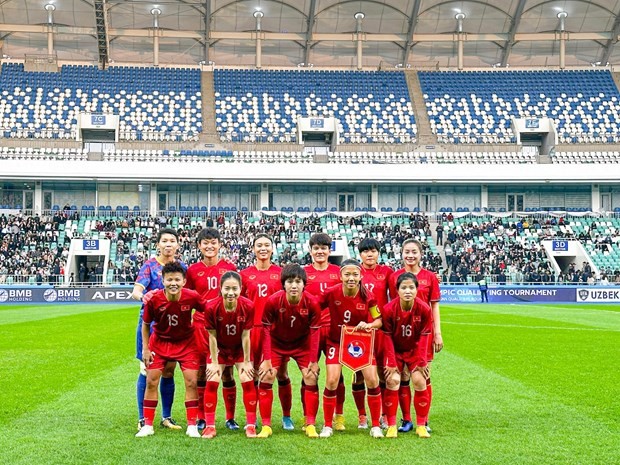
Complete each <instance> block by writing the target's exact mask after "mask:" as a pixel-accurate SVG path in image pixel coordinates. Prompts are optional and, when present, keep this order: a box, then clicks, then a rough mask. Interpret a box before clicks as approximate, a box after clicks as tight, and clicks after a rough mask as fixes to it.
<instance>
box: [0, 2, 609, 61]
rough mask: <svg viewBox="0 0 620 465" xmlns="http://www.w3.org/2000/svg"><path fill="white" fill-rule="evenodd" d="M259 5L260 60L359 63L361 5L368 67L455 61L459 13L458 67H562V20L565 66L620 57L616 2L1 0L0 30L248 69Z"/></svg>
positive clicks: (37, 51) (18, 38) (15, 43)
mask: <svg viewBox="0 0 620 465" xmlns="http://www.w3.org/2000/svg"><path fill="white" fill-rule="evenodd" d="M50 5H53V6H50ZM257 10H260V11H261V13H262V14H263V17H262V19H261V25H260V28H261V35H260V37H261V38H262V39H263V40H262V41H261V42H262V64H263V66H298V65H299V64H300V63H305V64H308V63H311V64H312V65H314V66H317V67H323V66H344V67H354V66H355V65H356V63H357V61H356V49H357V44H356V39H357V37H358V36H357V34H356V31H357V28H358V23H357V20H356V19H355V17H354V16H355V15H356V13H360V12H361V13H363V15H361V16H364V18H363V19H362V20H361V23H360V25H359V26H360V27H361V31H362V34H361V36H360V38H362V39H363V65H364V66H368V67H378V66H384V67H394V66H396V65H399V64H400V65H401V66H402V64H405V65H411V66H414V67H442V68H445V67H455V66H456V65H457V50H458V45H457V43H458V42H457V38H458V37H459V34H457V33H456V31H457V29H458V27H459V26H458V24H457V22H458V21H457V19H456V16H457V15H458V14H459V13H462V14H463V15H464V17H463V19H462V31H463V33H464V34H462V35H461V36H460V37H461V38H462V39H463V56H464V65H465V67H489V66H493V65H496V66H498V65H501V64H509V65H510V66H511V67H522V66H558V64H559V53H560V41H559V40H558V39H559V37H560V34H559V31H560V30H561V29H562V24H561V23H562V22H563V23H564V30H565V32H566V35H565V38H566V39H567V40H566V42H565V44H566V65H567V66H584V65H586V66H588V65H590V64H601V63H602V64H603V65H605V64H606V63H607V62H610V63H611V64H615V63H618V62H620V47H615V44H616V42H617V40H618V34H619V33H620V0H596V1H585V0H573V1H559V0H467V1H441V0H365V1H354V0H343V1H337V0H284V1H275V0H202V1H201V0H163V1H146V0H136V1H133V0H0V39H2V41H3V43H2V53H3V54H4V55H5V58H6V56H10V57H12V58H15V59H22V58H24V55H32V54H34V55H42V54H47V53H48V46H49V45H48V34H47V33H48V23H49V22H52V23H53V28H52V30H53V32H54V33H53V53H54V54H56V55H57V56H58V59H59V60H62V61H87V62H94V63H97V62H102V61H105V62H117V63H121V62H127V63H144V64H148V63H152V62H153V42H154V39H153V37H154V36H158V40H159V63H160V64H162V65H174V64H176V65H192V64H198V63H199V62H201V61H204V62H209V61H212V62H214V63H215V64H217V65H223V66H232V65H247V66H252V65H253V64H254V63H255V51H256V45H255V44H256V41H255V37H256V26H257V25H256V19H255V16H254V13H255V12H256V11H257ZM158 11H159V12H161V13H160V14H158V15H157V14H155V15H154V14H153V13H157V12H158ZM562 12H565V13H566V15H565V18H564V19H562V16H564V15H563V14H562ZM155 17H157V21H158V27H157V28H154V20H155ZM205 38H208V40H205Z"/></svg>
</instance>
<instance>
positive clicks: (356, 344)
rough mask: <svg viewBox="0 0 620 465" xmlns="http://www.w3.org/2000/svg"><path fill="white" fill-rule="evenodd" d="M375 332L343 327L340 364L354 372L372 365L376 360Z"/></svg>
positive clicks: (339, 356)
mask: <svg viewBox="0 0 620 465" xmlns="http://www.w3.org/2000/svg"><path fill="white" fill-rule="evenodd" d="M374 346H375V330H374V329H373V330H372V331H356V330H355V327H353V326H344V325H343V326H342V333H341V336H340V352H339V355H338V358H339V361H340V364H341V365H343V366H345V367H347V368H350V369H351V370H353V371H359V370H362V369H363V368H366V367H367V366H370V365H372V361H373V359H374Z"/></svg>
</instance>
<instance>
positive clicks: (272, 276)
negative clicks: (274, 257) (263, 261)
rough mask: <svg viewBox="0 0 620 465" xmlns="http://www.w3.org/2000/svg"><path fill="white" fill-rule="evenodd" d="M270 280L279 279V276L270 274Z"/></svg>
mask: <svg viewBox="0 0 620 465" xmlns="http://www.w3.org/2000/svg"><path fill="white" fill-rule="evenodd" d="M269 278H270V279H280V275H279V274H272V275H270V276H269Z"/></svg>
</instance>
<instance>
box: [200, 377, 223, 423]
mask: <svg viewBox="0 0 620 465" xmlns="http://www.w3.org/2000/svg"><path fill="white" fill-rule="evenodd" d="M219 385H220V383H216V382H215V381H207V386H206V388H205V406H204V409H205V422H206V424H207V426H215V409H216V408H217V388H218V387H219ZM224 399H226V397H224Z"/></svg>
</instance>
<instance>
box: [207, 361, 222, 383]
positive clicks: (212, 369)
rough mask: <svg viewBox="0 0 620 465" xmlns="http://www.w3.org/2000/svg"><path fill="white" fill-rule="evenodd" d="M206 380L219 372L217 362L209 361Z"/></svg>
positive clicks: (216, 375)
mask: <svg viewBox="0 0 620 465" xmlns="http://www.w3.org/2000/svg"><path fill="white" fill-rule="evenodd" d="M205 372H206V375H207V380H210V379H211V378H213V377H218V376H219V375H220V374H221V373H220V366H219V365H218V364H217V363H209V364H208V365H207V369H206V371H205Z"/></svg>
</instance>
